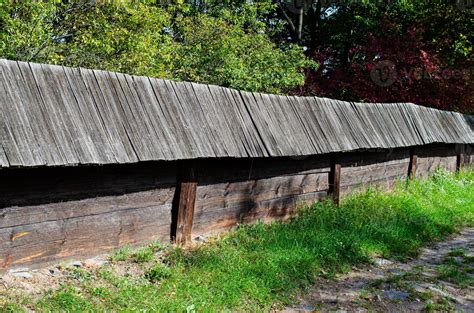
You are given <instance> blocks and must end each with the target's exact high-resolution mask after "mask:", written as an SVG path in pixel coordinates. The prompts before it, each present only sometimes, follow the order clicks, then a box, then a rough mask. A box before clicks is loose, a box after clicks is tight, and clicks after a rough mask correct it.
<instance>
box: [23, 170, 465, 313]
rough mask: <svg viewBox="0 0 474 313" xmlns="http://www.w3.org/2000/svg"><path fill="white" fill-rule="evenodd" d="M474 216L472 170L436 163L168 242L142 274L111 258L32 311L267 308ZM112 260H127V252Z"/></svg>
mask: <svg viewBox="0 0 474 313" xmlns="http://www.w3.org/2000/svg"><path fill="white" fill-rule="evenodd" d="M472 225H474V173H473V172H472V171H464V172H462V173H460V174H457V175H454V174H449V173H447V172H444V171H438V172H437V173H436V174H434V175H433V176H432V177H431V178H430V179H428V180H425V181H413V182H410V183H409V184H408V185H406V184H405V182H400V183H399V185H398V186H397V188H396V190H394V191H392V192H389V193H384V192H380V191H378V190H376V189H373V188H370V189H369V190H367V191H365V192H362V193H359V194H354V195H351V196H349V197H347V198H345V199H344V200H343V202H342V204H341V205H340V207H335V206H334V205H333V204H332V203H330V202H324V203H315V204H314V205H313V206H311V207H305V208H302V209H301V210H300V211H299V213H298V214H297V216H295V217H294V218H292V219H291V220H290V221H289V222H276V223H272V224H269V225H264V224H256V225H250V226H248V225H247V226H242V227H240V228H239V229H238V230H236V231H234V232H232V233H229V234H227V235H225V236H223V237H222V238H220V239H219V240H214V241H212V242H210V243H208V244H205V245H202V246H200V247H198V248H195V249H192V250H182V249H179V248H175V249H170V250H169V251H168V252H167V253H166V254H165V257H164V260H162V261H158V260H156V259H155V258H154V257H153V260H151V261H150V257H149V253H143V254H144V255H145V257H142V256H140V257H138V255H142V252H140V253H139V254H135V255H136V256H135V258H136V259H135V261H139V260H146V261H148V262H149V263H150V262H151V263H152V264H151V265H150V266H149V268H148V269H145V270H144V272H143V275H142V276H140V277H138V278H131V277H123V276H118V275H117V274H115V273H114V271H113V265H111V266H109V267H105V268H102V269H100V270H97V271H95V272H93V273H91V275H92V276H93V278H90V277H88V278H89V279H87V280H77V279H70V280H69V281H67V282H66V283H65V284H64V285H63V286H62V287H61V288H59V289H58V290H50V291H48V292H47V293H46V294H45V295H44V296H43V297H42V299H40V300H39V301H38V302H36V303H32V304H31V305H30V308H33V309H35V310H44V311H50V310H52V311H56V310H69V311H75V310H81V311H82V310H88V309H94V310H109V311H110V310H112V311H116V310H125V311H131V310H140V311H142V310H143V311H145V310H169V311H175V310H179V311H183V310H206V311H207V310H213V309H229V310H230V309H247V310H252V309H269V308H278V307H281V306H284V305H285V304H289V303H291V302H292V301H294V296H295V294H297V293H301V292H303V291H304V290H305V288H306V287H308V286H310V285H311V284H312V283H314V282H315V278H316V277H317V276H318V275H324V276H329V277H330V276H332V275H334V274H335V273H338V272H341V271H346V270H348V269H350V267H351V266H354V265H359V264H364V263H368V262H370V257H371V256H383V257H386V258H398V259H405V258H407V257H415V256H416V255H417V253H418V251H419V249H420V247H422V246H423V245H426V244H428V243H430V242H433V241H436V240H440V239H442V238H443V237H445V236H446V235H448V234H451V233H453V232H456V231H457V230H459V229H460V228H462V227H465V226H472ZM125 252H126V253H123V251H121V252H118V253H116V254H114V256H113V257H112V260H113V259H114V258H115V259H118V260H131V259H132V260H131V261H133V257H132V255H133V252H131V251H129V250H127V251H125Z"/></svg>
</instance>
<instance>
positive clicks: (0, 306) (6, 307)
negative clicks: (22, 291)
mask: <svg viewBox="0 0 474 313" xmlns="http://www.w3.org/2000/svg"><path fill="white" fill-rule="evenodd" d="M0 311H1V312H5V313H17V312H26V310H25V309H24V308H23V307H22V306H21V305H19V304H17V303H15V302H10V301H7V302H3V303H2V302H1V301H0Z"/></svg>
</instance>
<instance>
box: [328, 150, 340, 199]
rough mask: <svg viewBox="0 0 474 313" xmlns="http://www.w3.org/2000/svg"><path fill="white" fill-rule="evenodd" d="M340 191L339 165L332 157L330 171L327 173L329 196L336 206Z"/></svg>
mask: <svg viewBox="0 0 474 313" xmlns="http://www.w3.org/2000/svg"><path fill="white" fill-rule="evenodd" d="M340 190H341V163H339V161H338V160H337V159H336V158H335V157H334V158H332V159H331V171H330V172H329V194H330V195H331V197H332V201H333V202H334V204H336V205H339V198H340Z"/></svg>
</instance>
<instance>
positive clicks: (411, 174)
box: [408, 148, 418, 179]
mask: <svg viewBox="0 0 474 313" xmlns="http://www.w3.org/2000/svg"><path fill="white" fill-rule="evenodd" d="M417 166H418V156H417V154H416V150H415V148H411V149H410V165H409V166H408V178H409V179H414V178H416V168H417Z"/></svg>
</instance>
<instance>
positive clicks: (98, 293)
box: [89, 286, 111, 299]
mask: <svg viewBox="0 0 474 313" xmlns="http://www.w3.org/2000/svg"><path fill="white" fill-rule="evenodd" d="M110 292H111V291H110V289H108V288H107V287H106V286H93V287H91V288H89V294H90V295H91V296H94V297H98V298H102V299H105V298H109V297H110Z"/></svg>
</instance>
